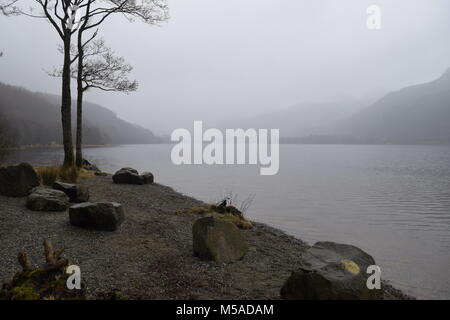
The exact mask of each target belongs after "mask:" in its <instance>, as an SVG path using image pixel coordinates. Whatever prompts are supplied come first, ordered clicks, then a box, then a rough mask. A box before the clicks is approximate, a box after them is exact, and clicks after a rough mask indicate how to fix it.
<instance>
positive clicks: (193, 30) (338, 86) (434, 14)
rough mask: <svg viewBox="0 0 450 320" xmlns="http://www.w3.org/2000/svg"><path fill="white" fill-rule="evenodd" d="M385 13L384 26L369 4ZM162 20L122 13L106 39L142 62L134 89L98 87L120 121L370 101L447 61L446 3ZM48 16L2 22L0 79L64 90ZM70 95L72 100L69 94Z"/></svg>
mask: <svg viewBox="0 0 450 320" xmlns="http://www.w3.org/2000/svg"><path fill="white" fill-rule="evenodd" d="M372 4H376V5H379V6H380V7H381V9H382V29H381V30H379V31H373V30H372V31H371V30H368V29H367V27H366V19H367V14H366V9H367V7H368V6H369V5H372ZM169 6H170V15H171V19H170V20H169V21H168V22H167V23H164V24H162V25H161V26H160V27H154V26H147V25H144V24H142V23H140V22H134V23H130V22H128V21H127V20H125V19H124V18H122V17H116V18H114V19H112V20H110V21H109V23H108V24H105V25H104V27H103V29H102V30H101V35H102V36H103V37H104V38H105V39H106V42H107V44H108V45H109V46H111V47H113V48H114V49H115V51H116V53H117V54H118V55H121V56H124V57H125V58H126V60H127V61H128V62H129V63H130V64H132V65H133V66H134V67H135V70H134V71H133V75H132V76H133V78H136V79H137V80H138V81H139V83H140V88H139V91H138V92H136V93H133V94H130V95H123V94H111V93H101V92H96V91H92V92H90V93H88V95H87V98H88V100H90V101H93V102H97V103H99V104H102V105H104V106H105V107H108V108H110V109H111V110H113V111H115V112H116V113H117V114H118V115H119V116H120V117H122V118H123V119H126V120H128V121H131V122H134V123H138V124H140V125H142V126H145V127H147V128H150V129H152V130H153V131H155V132H156V133H159V134H160V133H170V132H171V130H172V129H173V128H177V127H191V126H192V121H193V120H195V119H197V120H205V121H211V120H212V121H213V122H217V121H218V119H226V118H233V117H237V118H239V117H245V116H247V115H250V114H253V113H255V112H256V113H263V112H267V111H270V110H274V109H281V108H286V107H289V106H291V105H294V104H297V103H300V102H304V101H333V100H342V99H353V98H357V99H359V98H365V97H373V96H374V95H379V94H381V93H384V92H388V91H390V90H395V89H399V88H401V87H404V86H407V85H411V84H416V83H421V82H425V81H429V80H432V79H434V78H437V77H438V76H439V75H440V74H441V73H443V72H444V71H445V70H446V69H447V68H449V67H450V41H449V39H450V16H449V15H450V1H448V0H371V1H366V0H340V1H337V0H308V1H303V0H169ZM57 43H58V39H57V37H56V33H55V31H54V29H52V27H51V26H50V25H49V24H48V23H46V22H45V20H40V19H33V18H28V17H12V18H5V17H0V49H1V50H2V51H4V54H5V55H4V57H3V58H2V59H0V81H2V82H6V83H10V84H15V85H20V86H24V87H26V88H28V89H31V90H33V91H45V92H51V93H57V94H59V93H60V83H59V82H58V80H55V79H52V78H49V77H48V76H47V75H46V73H45V72H44V71H43V70H45V69H46V70H50V69H52V68H53V66H58V65H59V64H60V62H61V59H62V57H61V56H60V54H59V53H58V52H57V50H56V48H57V46H56V44H57ZM74 97H75V95H74Z"/></svg>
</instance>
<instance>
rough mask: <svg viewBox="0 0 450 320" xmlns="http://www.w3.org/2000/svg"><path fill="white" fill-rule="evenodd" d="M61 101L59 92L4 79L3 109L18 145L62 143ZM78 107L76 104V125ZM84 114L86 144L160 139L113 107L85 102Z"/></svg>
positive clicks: (0, 104)
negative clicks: (33, 89) (38, 90)
mask: <svg viewBox="0 0 450 320" xmlns="http://www.w3.org/2000/svg"><path fill="white" fill-rule="evenodd" d="M59 105H60V102H59V97H58V96H55V95H49V94H44V93H35V92H31V91H28V90H26V89H23V88H19V87H14V86H10V85H6V84H2V83H0V113H1V114H2V115H3V118H4V119H7V121H8V126H9V128H10V131H11V132H12V133H13V134H14V136H15V140H16V143H17V144H18V145H35V144H39V145H44V144H45V145H46V144H51V143H61V136H62V133H61V132H62V130H61V121H60V107H59ZM74 106H75V103H74ZM75 109H76V108H75V107H73V120H74V121H73V122H74V125H75ZM83 118H84V121H85V122H84V126H85V127H84V142H85V143H86V144H141V143H158V142H160V138H158V137H156V136H155V135H154V134H153V133H152V132H151V131H150V130H147V129H144V128H141V127H139V126H136V125H133V124H131V123H128V122H125V121H123V120H121V119H119V118H118V117H117V116H116V115H115V114H114V113H113V112H112V111H110V110H108V109H106V108H104V107H102V106H99V105H96V104H93V103H89V102H85V106H84V117H83Z"/></svg>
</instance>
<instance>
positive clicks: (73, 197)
mask: <svg viewBox="0 0 450 320" xmlns="http://www.w3.org/2000/svg"><path fill="white" fill-rule="evenodd" d="M53 189H55V190H59V191H62V192H64V193H65V194H66V195H67V196H68V197H69V199H70V202H74V203H82V202H87V201H89V189H88V188H87V187H85V186H82V185H78V184H70V183H64V182H60V181H55V182H54V183H53Z"/></svg>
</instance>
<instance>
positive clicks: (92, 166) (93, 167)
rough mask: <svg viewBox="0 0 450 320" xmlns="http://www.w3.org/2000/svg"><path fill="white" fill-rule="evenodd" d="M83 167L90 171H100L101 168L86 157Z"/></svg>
mask: <svg viewBox="0 0 450 320" xmlns="http://www.w3.org/2000/svg"><path fill="white" fill-rule="evenodd" d="M81 166H82V168H83V169H85V170H88V171H95V172H100V171H101V170H100V169H99V168H98V167H97V166H96V165H95V164H93V163H91V162H89V161H88V160H86V159H83V162H82V165H81Z"/></svg>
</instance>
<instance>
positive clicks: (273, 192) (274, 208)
mask: <svg viewBox="0 0 450 320" xmlns="http://www.w3.org/2000/svg"><path fill="white" fill-rule="evenodd" d="M170 151H171V146H170V145H127V146H117V147H107V148H106V147H105V148H91V149H86V151H85V155H86V158H88V159H89V160H92V161H93V162H95V163H96V164H98V165H99V167H100V168H101V169H102V170H104V171H107V172H114V171H115V170H117V169H119V168H121V167H123V166H130V167H134V168H136V169H138V170H148V171H152V172H154V174H155V177H156V180H157V182H159V183H162V184H166V185H169V186H172V187H173V188H175V189H176V190H178V191H180V192H182V193H184V194H187V195H191V196H194V197H196V198H199V199H202V200H204V201H218V200H219V199H220V198H222V197H223V196H224V195H226V194H227V193H228V192H230V191H231V192H233V193H235V194H238V195H239V197H240V199H241V200H244V199H245V198H246V197H247V196H249V195H255V199H254V201H253V203H252V206H251V207H250V209H249V210H248V212H247V216H248V217H249V218H250V219H252V220H255V221H259V222H264V223H266V224H269V225H271V226H274V227H278V228H280V229H282V230H285V231H286V232H287V233H289V234H292V235H294V236H297V237H299V238H301V239H304V240H306V241H308V242H310V243H314V242H315V241H324V240H329V241H336V242H341V243H348V244H353V245H356V246H358V247H360V248H362V249H364V250H366V251H367V252H368V253H370V254H371V255H373V256H374V258H375V260H376V262H377V264H378V265H379V266H380V267H381V269H382V276H383V277H384V278H386V279H389V280H392V281H391V282H392V283H393V284H394V285H395V286H397V287H399V288H401V289H403V290H405V291H407V292H408V293H410V294H413V295H414V296H416V297H418V298H433V299H449V298H450V147H448V146H384V145H383V146H359V145H282V146H280V171H279V173H278V175H275V176H260V175H259V167H257V166H236V165H225V166H195V165H191V166H187V165H183V166H175V165H173V164H172V163H171V160H170ZM56 156H58V155H56ZM40 157H41V159H50V158H52V157H53V158H54V157H55V151H48V152H47V153H41V154H40ZM24 160H27V159H24Z"/></svg>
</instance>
